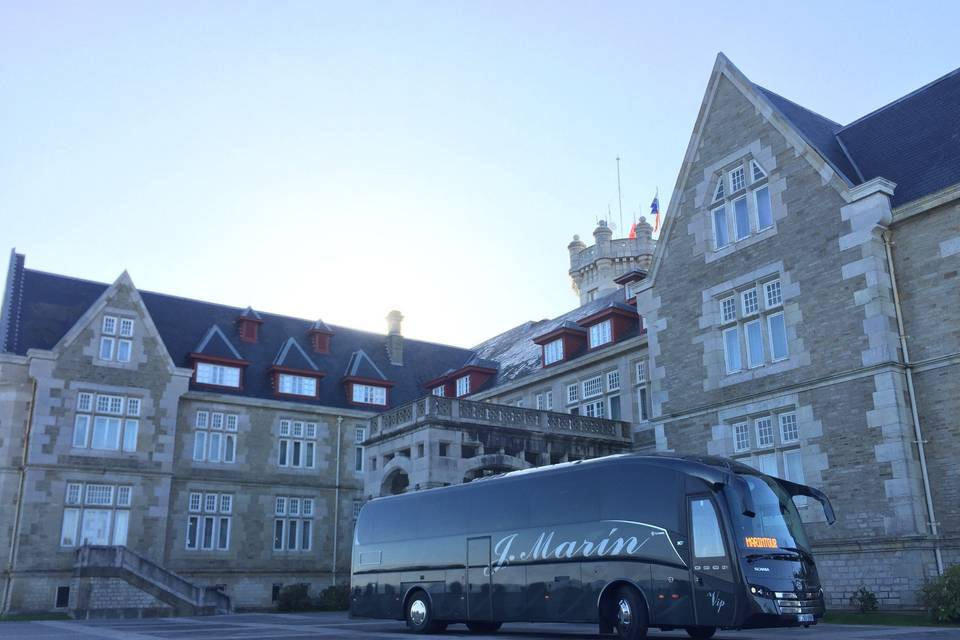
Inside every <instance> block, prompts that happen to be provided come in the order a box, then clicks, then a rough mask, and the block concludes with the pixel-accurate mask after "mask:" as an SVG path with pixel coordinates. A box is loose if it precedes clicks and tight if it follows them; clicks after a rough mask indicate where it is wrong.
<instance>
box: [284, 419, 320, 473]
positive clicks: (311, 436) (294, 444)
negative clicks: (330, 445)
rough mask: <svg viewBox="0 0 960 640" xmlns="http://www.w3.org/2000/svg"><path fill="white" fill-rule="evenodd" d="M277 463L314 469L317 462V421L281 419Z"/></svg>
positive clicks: (296, 467)
mask: <svg viewBox="0 0 960 640" xmlns="http://www.w3.org/2000/svg"><path fill="white" fill-rule="evenodd" d="M279 435H280V441H279V448H278V457H277V464H278V465H279V466H281V467H292V468H294V469H313V468H314V465H315V464H316V459H315V455H316V439H317V423H316V422H303V421H300V420H281V421H280V429H279Z"/></svg>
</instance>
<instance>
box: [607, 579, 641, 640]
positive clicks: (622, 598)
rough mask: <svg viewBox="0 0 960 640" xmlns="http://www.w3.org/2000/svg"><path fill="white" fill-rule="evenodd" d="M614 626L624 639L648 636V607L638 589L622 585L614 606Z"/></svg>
mask: <svg viewBox="0 0 960 640" xmlns="http://www.w3.org/2000/svg"><path fill="white" fill-rule="evenodd" d="M613 627H614V629H615V630H616V632H617V637H619V638H621V639H622V640H638V639H639V638H646V637H647V608H646V606H645V605H644V603H643V598H642V597H641V596H640V594H639V593H638V592H637V590H636V589H632V588H630V587H621V588H620V589H619V590H618V591H617V596H616V598H615V599H614V607H613Z"/></svg>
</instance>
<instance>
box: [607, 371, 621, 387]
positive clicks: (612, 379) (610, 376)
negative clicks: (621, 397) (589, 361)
mask: <svg viewBox="0 0 960 640" xmlns="http://www.w3.org/2000/svg"><path fill="white" fill-rule="evenodd" d="M607 391H620V372H619V371H617V370H613V371H609V372H607Z"/></svg>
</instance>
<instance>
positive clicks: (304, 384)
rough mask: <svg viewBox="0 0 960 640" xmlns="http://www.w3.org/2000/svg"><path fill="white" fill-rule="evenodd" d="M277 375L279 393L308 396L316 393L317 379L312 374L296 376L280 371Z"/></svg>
mask: <svg viewBox="0 0 960 640" xmlns="http://www.w3.org/2000/svg"><path fill="white" fill-rule="evenodd" d="M278 377H279V384H278V386H279V387H280V393H286V394H289V395H292V396H308V397H315V396H316V395H317V379H316V378H314V377H312V376H297V375H293V374H290V373H281V374H279V376H278Z"/></svg>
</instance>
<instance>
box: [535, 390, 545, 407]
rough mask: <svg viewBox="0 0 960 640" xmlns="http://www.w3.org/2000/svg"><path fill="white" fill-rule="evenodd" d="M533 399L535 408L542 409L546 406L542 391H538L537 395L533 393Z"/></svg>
mask: <svg viewBox="0 0 960 640" xmlns="http://www.w3.org/2000/svg"><path fill="white" fill-rule="evenodd" d="M534 400H535V401H536V407H537V410H539V411H542V410H543V409H545V408H546V407H545V406H544V399H543V393H538V394H537V395H535V396H534Z"/></svg>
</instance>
